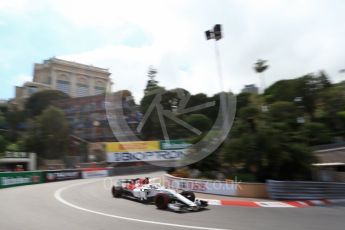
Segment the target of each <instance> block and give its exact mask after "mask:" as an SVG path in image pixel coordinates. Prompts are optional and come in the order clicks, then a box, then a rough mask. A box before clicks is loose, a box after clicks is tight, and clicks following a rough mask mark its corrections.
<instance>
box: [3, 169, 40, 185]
mask: <svg viewBox="0 0 345 230" xmlns="http://www.w3.org/2000/svg"><path fill="white" fill-rule="evenodd" d="M43 182H44V175H43V173H42V172H41V171H26V172H3V173H0V188H9V187H14V186H21V185H30V184H39V183H43Z"/></svg>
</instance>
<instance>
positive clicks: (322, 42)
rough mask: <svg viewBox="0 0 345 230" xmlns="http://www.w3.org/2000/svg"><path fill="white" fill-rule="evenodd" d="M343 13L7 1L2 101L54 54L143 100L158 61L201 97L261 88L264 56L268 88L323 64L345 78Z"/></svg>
mask: <svg viewBox="0 0 345 230" xmlns="http://www.w3.org/2000/svg"><path fill="white" fill-rule="evenodd" d="M344 12H345V1H342V0H338V1H336V0H329V1H327V0H304V1H297V0H286V1H278V0H260V1H258V0H252V1H249V0H248V1H246V0H241V1H240V0H238V1H235V0H233V1H231V0H230V1H223V0H218V1H215V0H175V1H170V0H156V1H153V0H145V1H144V0H138V1H131V0H126V1H116V0H109V1H106V0H96V1H87V0H84V1H78V0H44V1H43V0H0V86H1V88H0V99H9V98H13V97H14V94H15V90H14V86H20V85H22V84H23V83H24V82H26V81H31V80H32V73H33V65H34V63H42V62H43V60H46V59H49V58H51V57H57V58H61V59H65V60H70V61H75V62H80V63H83V64H90V65H94V66H98V67H102V68H108V69H109V71H110V72H111V73H112V75H111V78H112V81H113V82H114V85H113V90H121V89H128V90H131V91H132V92H133V93H134V96H135V99H136V100H140V98H141V97H142V95H143V89H144V88H145V86H146V82H147V76H146V74H147V71H148V68H149V66H151V65H153V66H154V67H155V68H157V69H158V75H157V79H156V80H158V81H159V84H160V85H161V86H164V87H166V88H167V89H173V88H177V87H179V88H181V87H182V88H185V89H187V90H189V91H190V92H191V93H193V94H195V93H200V92H203V93H206V94H208V95H213V94H215V93H217V92H219V91H221V90H226V91H227V90H231V91H233V92H235V93H238V92H240V91H241V89H242V88H243V87H244V85H245V84H256V85H259V86H260V81H259V78H258V75H257V74H256V73H255V71H254V70H253V65H254V63H255V62H256V60H257V59H259V58H260V59H265V60H268V64H269V66H270V67H269V69H268V70H267V71H266V72H265V82H266V83H265V86H269V85H270V84H272V83H274V82H275V81H277V80H280V79H289V78H296V77H299V76H302V75H304V74H308V73H315V72H318V71H319V70H325V71H326V73H327V74H328V75H329V77H330V79H331V81H332V82H339V81H343V80H345V74H344V73H340V72H339V70H340V69H344V68H345V44H344V41H345V24H344V22H345V13H344ZM215 24H222V26H223V35H224V38H223V39H222V40H220V41H218V47H219V51H220V57H221V59H220V60H221V62H220V63H221V67H222V70H221V72H222V75H223V81H222V82H219V78H218V75H217V63H216V56H215V44H214V43H215V41H214V40H208V41H207V40H206V39H205V35H204V32H205V31H206V30H208V29H211V28H212V27H213V26H214V25H215Z"/></svg>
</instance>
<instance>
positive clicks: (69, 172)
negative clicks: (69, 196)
mask: <svg viewBox="0 0 345 230" xmlns="http://www.w3.org/2000/svg"><path fill="white" fill-rule="evenodd" d="M43 174H44V178H45V182H56V181H64V180H75V179H81V170H79V169H65V170H47V171H43Z"/></svg>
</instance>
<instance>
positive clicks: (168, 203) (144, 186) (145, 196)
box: [112, 178, 208, 212]
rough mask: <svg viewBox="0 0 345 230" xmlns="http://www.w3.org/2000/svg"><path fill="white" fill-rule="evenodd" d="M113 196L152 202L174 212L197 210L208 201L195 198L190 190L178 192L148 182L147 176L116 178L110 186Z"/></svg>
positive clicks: (203, 206)
mask: <svg viewBox="0 0 345 230" xmlns="http://www.w3.org/2000/svg"><path fill="white" fill-rule="evenodd" d="M112 194H113V197H116V198H120V197H125V198H129V199H134V200H138V201H140V202H143V203H154V204H155V205H156V207H157V208H158V209H170V210H172V211H175V212H183V211H198V210H201V209H204V208H205V207H206V206H207V205H208V203H207V201H205V200H200V199H196V198H195V194H194V193H193V192H190V191H182V192H181V193H178V192H177V191H175V190H172V189H167V188H165V187H164V186H161V185H160V184H159V183H150V180H149V178H137V179H124V180H118V181H117V183H116V185H115V186H113V187H112Z"/></svg>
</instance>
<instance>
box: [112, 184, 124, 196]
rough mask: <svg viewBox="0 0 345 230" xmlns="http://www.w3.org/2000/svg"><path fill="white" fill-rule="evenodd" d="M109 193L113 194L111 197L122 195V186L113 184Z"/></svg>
mask: <svg viewBox="0 0 345 230" xmlns="http://www.w3.org/2000/svg"><path fill="white" fill-rule="evenodd" d="M111 193H112V194H113V197H115V198H120V197H121V196H122V188H121V187H115V186H113V187H112V189H111Z"/></svg>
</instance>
